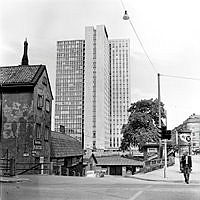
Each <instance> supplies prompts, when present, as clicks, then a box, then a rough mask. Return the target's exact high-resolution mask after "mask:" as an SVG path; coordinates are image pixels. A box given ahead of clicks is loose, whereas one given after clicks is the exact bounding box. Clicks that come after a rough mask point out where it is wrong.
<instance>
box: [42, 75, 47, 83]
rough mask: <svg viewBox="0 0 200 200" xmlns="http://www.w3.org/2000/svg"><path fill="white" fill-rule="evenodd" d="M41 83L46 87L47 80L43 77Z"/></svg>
mask: <svg viewBox="0 0 200 200" xmlns="http://www.w3.org/2000/svg"><path fill="white" fill-rule="evenodd" d="M42 83H43V84H44V85H47V78H46V77H45V76H44V77H43V79H42Z"/></svg>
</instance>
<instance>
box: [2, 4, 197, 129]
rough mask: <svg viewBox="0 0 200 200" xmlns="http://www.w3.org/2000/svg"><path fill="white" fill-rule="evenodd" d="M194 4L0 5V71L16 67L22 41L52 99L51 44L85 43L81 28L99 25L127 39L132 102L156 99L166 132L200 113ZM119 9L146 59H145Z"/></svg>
mask: <svg viewBox="0 0 200 200" xmlns="http://www.w3.org/2000/svg"><path fill="white" fill-rule="evenodd" d="M199 6H200V2H199V0H192V1H191V0H150V1H149V0H6V1H5V0H0V66H11V65H19V64H20V63H21V59H22V55H23V42H24V40H25V38H27V40H28V43H29V50H28V55H29V64H44V65H46V66H47V71H48V75H49V78H50V83H51V87H52V91H53V94H54V97H55V73H56V42H57V41H59V40H70V39H84V31H85V26H96V25H100V24H103V25H105V26H106V28H107V32H108V36H109V39H121V38H130V41H131V45H130V46H131V52H130V54H131V66H130V68H131V76H130V77H131V102H132V103H133V102H136V101H138V100H141V99H150V98H153V99H155V98H157V97H158V80H157V74H158V73H160V74H161V79H160V84H161V101H162V102H163V103H164V105H165V109H166V110H167V126H168V129H173V128H174V127H176V126H178V125H179V124H181V123H182V122H183V121H184V120H186V119H187V118H188V117H189V116H190V115H192V114H193V113H195V114H200V80H191V79H183V78H174V77H167V76H166V75H169V76H179V77H190V78H193V79H200V45H199V44H200V26H199V19H200V12H199ZM124 8H125V9H126V10H127V12H128V14H129V17H130V20H131V22H132V24H133V26H134V28H135V30H136V32H137V34H138V36H139V38H140V40H141V42H142V44H143V46H144V48H145V50H146V52H147V54H148V56H149V58H150V60H151V62H152V63H153V65H154V67H153V66H152V65H151V63H150V62H149V60H148V59H147V57H146V55H145V53H144V51H143V49H142V47H141V45H140V43H139V41H138V39H137V37H136V35H135V33H134V31H133V28H132V26H131V24H130V23H129V21H124V20H123V19H122V17H123V14H124Z"/></svg>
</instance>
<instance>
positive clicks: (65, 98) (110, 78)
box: [55, 25, 130, 150]
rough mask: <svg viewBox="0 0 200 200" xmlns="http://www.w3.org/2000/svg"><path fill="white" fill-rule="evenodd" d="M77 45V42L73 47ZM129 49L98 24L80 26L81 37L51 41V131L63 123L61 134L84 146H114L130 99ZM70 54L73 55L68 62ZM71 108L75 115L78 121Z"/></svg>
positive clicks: (97, 147)
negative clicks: (54, 48)
mask: <svg viewBox="0 0 200 200" xmlns="http://www.w3.org/2000/svg"><path fill="white" fill-rule="evenodd" d="M77 43H81V45H80V46H79V47H77ZM67 49H68V50H67ZM111 50H112V51H111ZM71 52H76V54H72V53H71ZM129 53H130V51H129V40H112V41H110V40H109V38H108V34H107V31H106V28H105V26H104V25H98V26H96V28H94V27H93V26H88V27H85V40H72V41H59V42H58V43H57V68H56V102H55V104H56V106H55V130H56V131H59V127H60V125H63V126H65V132H67V133H68V134H70V135H71V136H73V137H75V138H77V139H78V140H79V141H81V142H82V144H84V145H83V147H84V148H85V149H86V148H91V149H103V150H105V149H110V148H119V147H120V143H121V135H120V129H121V128H120V126H122V125H123V124H124V123H126V121H127V118H128V114H127V109H128V105H129V101H130V87H129V86H130V84H129V81H130V79H129V59H130V56H129ZM118 54H119V55H118ZM72 55H74V56H75V55H76V56H75V58H73V60H72V58H71V56H72ZM116 55H118V56H116ZM77 60H79V61H80V62H77ZM80 66H81V67H80ZM66 68H68V69H69V70H70V71H71V72H70V74H69V73H66V72H65V71H66ZM76 68H79V69H78V70H75V69H76ZM77 74H79V76H77ZM78 77H80V79H79V78H78ZM72 79H73V84H74V85H72V86H71V87H70V86H69V84H71V80H72ZM76 85H79V87H78V90H77V87H76ZM75 88H76V89H75ZM74 90H75V91H74ZM74 92H76V93H74ZM72 93H74V94H73V95H72ZM73 97H75V98H77V99H78V104H75V101H74V99H73ZM113 98H114V99H115V100H113ZM117 98H118V99H117ZM113 104H114V105H115V106H117V107H115V106H113ZM66 108H67V109H68V110H69V111H67V110H66ZM77 109H78V110H79V111H78V110H77ZM114 109H117V111H116V115H114V114H115V112H114ZM112 110H113V111H112ZM72 112H78V113H79V115H78V118H77V119H78V121H77V120H76V116H75V115H73V114H72ZM113 116H114V119H112V117H113ZM121 117H122V119H121ZM76 125H77V126H78V127H77V128H76ZM114 126H116V127H114ZM80 128H81V130H80ZM112 132H113V134H112Z"/></svg>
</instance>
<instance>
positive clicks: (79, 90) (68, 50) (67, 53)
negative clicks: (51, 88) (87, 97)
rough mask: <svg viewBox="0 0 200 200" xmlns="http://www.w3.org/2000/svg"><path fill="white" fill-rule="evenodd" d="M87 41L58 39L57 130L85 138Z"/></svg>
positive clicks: (79, 138) (77, 137)
mask: <svg viewBox="0 0 200 200" xmlns="http://www.w3.org/2000/svg"><path fill="white" fill-rule="evenodd" d="M84 49H85V41H84V40H69V41H58V42H57V66H56V97H55V131H59V130H60V125H62V126H64V127H65V132H66V134H69V135H71V136H73V137H75V138H76V139H78V140H79V141H82V140H83V137H82V136H83V113H84V109H83V108H84V107H83V104H84V89H83V88H84V60H85V59H84V57H85V55H84V54H85V53H84V52H85V50H84Z"/></svg>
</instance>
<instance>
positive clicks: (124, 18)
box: [123, 10, 167, 178]
mask: <svg viewBox="0 0 200 200" xmlns="http://www.w3.org/2000/svg"><path fill="white" fill-rule="evenodd" d="M123 20H128V21H129V23H130V25H131V27H132V29H133V31H134V33H135V35H136V37H137V39H138V41H139V43H140V45H141V47H142V49H143V51H144V53H145V55H146V57H147V58H148V60H149V62H150V63H151V65H152V67H153V68H154V71H155V72H157V71H156V69H155V67H154V65H153V63H152V62H151V60H150V58H149V56H148V54H147V52H146V50H145V48H144V46H143V44H142V42H141V40H140V38H139V36H138V34H137V32H136V30H135V28H134V26H133V24H132V22H131V20H130V17H129V15H128V12H127V10H125V12H124V16H123ZM157 75H158V118H159V121H158V123H159V124H158V126H159V128H161V126H162V124H161V105H160V104H161V98H160V74H159V73H157ZM161 147H162V141H161V139H159V154H160V155H159V156H160V157H162V155H161ZM164 151H165V152H164V154H165V165H164V178H166V169H167V140H166V139H165V140H164Z"/></svg>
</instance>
